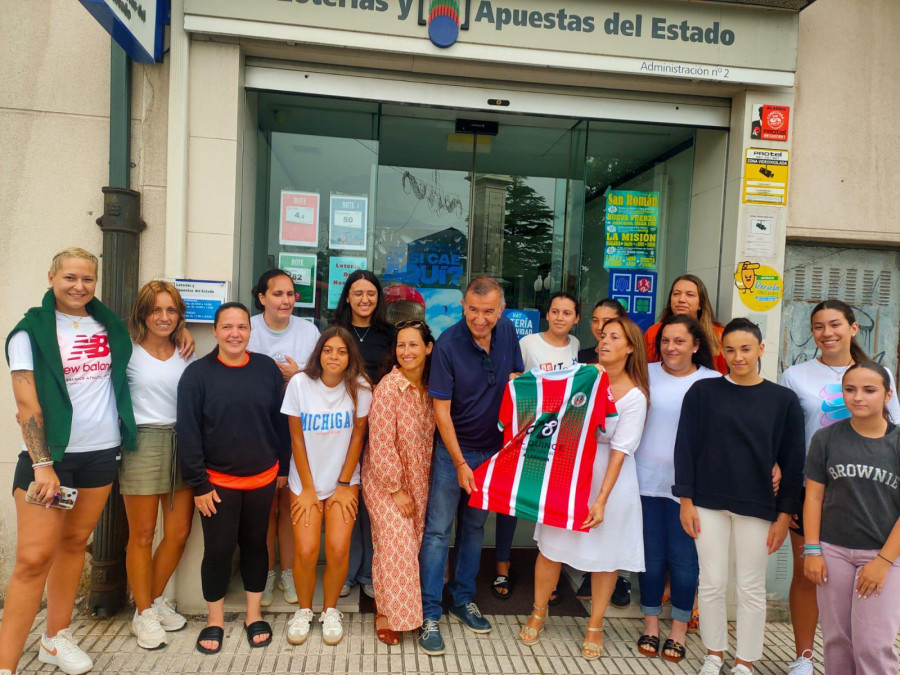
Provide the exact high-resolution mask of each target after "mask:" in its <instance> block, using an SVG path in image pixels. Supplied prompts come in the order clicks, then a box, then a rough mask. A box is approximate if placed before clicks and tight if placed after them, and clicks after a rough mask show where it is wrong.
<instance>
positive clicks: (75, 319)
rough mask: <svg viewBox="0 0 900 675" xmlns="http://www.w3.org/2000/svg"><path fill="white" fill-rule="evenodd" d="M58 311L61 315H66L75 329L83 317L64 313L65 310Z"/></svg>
mask: <svg viewBox="0 0 900 675" xmlns="http://www.w3.org/2000/svg"><path fill="white" fill-rule="evenodd" d="M56 311H57V312H59V310H56ZM59 313H60V314H61V315H62V316H64V317H66V318H67V319H68V320H69V321H71V322H72V328H74V329H75V330H78V322H79V321H81V319H83V318H85V317H82V316H72V315H71V314H66V313H65V312H59Z"/></svg>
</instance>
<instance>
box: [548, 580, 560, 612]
mask: <svg viewBox="0 0 900 675" xmlns="http://www.w3.org/2000/svg"><path fill="white" fill-rule="evenodd" d="M562 584H563V582H562V578H560V580H559V581H558V582H557V583H556V588H554V589H553V592H552V593H551V594H550V599H549V600H548V601H547V604H548V605H550V606H551V607H556V606H557V605H558V604H559V603H561V602H562Z"/></svg>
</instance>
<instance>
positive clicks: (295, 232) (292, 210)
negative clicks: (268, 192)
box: [279, 190, 319, 246]
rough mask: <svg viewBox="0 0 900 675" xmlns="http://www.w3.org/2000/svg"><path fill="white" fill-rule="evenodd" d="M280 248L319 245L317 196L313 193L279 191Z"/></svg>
mask: <svg viewBox="0 0 900 675" xmlns="http://www.w3.org/2000/svg"><path fill="white" fill-rule="evenodd" d="M279 242H280V243H281V244H282V246H318V245H319V195H318V194H317V193H315V192H297V191H295V190H282V191H281V234H280V236H279Z"/></svg>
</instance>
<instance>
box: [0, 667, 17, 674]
mask: <svg viewBox="0 0 900 675" xmlns="http://www.w3.org/2000/svg"><path fill="white" fill-rule="evenodd" d="M0 675H16V674H15V673H14V672H13V671H11V670H7V669H6V668H2V669H0Z"/></svg>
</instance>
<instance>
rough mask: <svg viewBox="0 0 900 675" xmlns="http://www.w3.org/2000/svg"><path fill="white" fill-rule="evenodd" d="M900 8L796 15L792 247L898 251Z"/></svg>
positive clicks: (858, 6) (871, 3)
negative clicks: (801, 242)
mask: <svg viewBox="0 0 900 675" xmlns="http://www.w3.org/2000/svg"><path fill="white" fill-rule="evenodd" d="M898 32H900V2H897V0H865V2H860V1H859V0H819V2H816V3H815V4H813V5H812V6H811V7H809V9H807V10H805V11H803V12H802V13H801V14H800V47H799V52H800V54H799V60H798V67H797V85H796V111H795V119H794V121H793V122H792V126H793V131H792V135H793V137H794V138H793V145H794V153H793V156H794V161H793V164H794V166H793V175H792V176H791V190H790V200H791V213H790V221H789V225H788V236H789V237H803V238H808V239H816V240H828V239H831V240H845V241H859V242H866V243H873V244H893V245H897V244H900V224H898V222H897V217H896V210H897V208H896V204H897V191H898V189H900V162H898V160H897V158H898V157H900V125H898V124H897V120H898V114H900V86H897V83H898V81H900V42H898V40H897V35H898Z"/></svg>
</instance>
